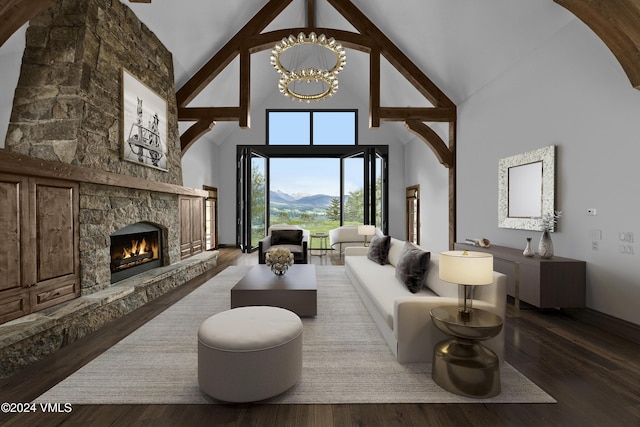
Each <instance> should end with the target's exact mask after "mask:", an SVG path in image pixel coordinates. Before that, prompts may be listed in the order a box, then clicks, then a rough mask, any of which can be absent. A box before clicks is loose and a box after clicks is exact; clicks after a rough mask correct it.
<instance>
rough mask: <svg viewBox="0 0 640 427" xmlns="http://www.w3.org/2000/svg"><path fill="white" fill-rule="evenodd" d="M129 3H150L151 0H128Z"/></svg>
mask: <svg viewBox="0 0 640 427" xmlns="http://www.w3.org/2000/svg"><path fill="white" fill-rule="evenodd" d="M129 3H151V0H129Z"/></svg>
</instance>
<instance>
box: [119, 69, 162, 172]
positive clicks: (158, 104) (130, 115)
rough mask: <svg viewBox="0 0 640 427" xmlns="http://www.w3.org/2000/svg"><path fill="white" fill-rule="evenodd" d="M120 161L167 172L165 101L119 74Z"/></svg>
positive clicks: (130, 78)
mask: <svg viewBox="0 0 640 427" xmlns="http://www.w3.org/2000/svg"><path fill="white" fill-rule="evenodd" d="M121 123H122V132H121V134H122V158H123V159H124V160H126V161H129V162H133V163H137V164H140V165H144V166H148V167H152V168H156V169H160V170H163V171H166V170H167V101H166V100H165V99H163V98H162V97H160V96H159V95H158V94H157V93H155V92H154V91H153V90H151V89H150V88H148V87H147V86H146V85H145V84H144V83H142V82H140V81H139V80H138V79H137V78H135V77H134V76H133V75H132V74H131V73H129V72H128V71H127V70H125V69H123V70H122V121H121Z"/></svg>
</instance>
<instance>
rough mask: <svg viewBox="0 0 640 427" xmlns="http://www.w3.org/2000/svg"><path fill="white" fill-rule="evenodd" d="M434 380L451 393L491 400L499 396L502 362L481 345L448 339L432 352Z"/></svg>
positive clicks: (432, 374) (437, 345)
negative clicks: (489, 398)
mask: <svg viewBox="0 0 640 427" xmlns="http://www.w3.org/2000/svg"><path fill="white" fill-rule="evenodd" d="M431 376H432V378H433V380H434V381H435V382H436V384H438V385H439V386H440V387H442V388H444V389H445V390H447V391H450V392H451V393H455V394H459V395H462V396H467V397H475V398H488V397H493V396H496V395H498V394H499V393H500V390H501V389H500V363H499V361H498V357H497V356H496V354H495V353H494V352H493V351H491V350H489V349H488V348H486V347H485V346H483V345H482V344H480V343H478V342H474V341H469V340H461V339H456V338H453V339H448V340H445V341H441V342H439V343H438V344H436V346H435V348H434V352H433V367H432V370H431Z"/></svg>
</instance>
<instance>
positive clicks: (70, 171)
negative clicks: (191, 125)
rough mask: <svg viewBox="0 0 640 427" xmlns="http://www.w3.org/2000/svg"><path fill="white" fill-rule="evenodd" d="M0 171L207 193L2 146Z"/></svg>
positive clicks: (168, 191) (155, 189)
mask: <svg viewBox="0 0 640 427" xmlns="http://www.w3.org/2000/svg"><path fill="white" fill-rule="evenodd" d="M0 172H5V173H13V174H20V175H29V176H35V177H40V178H54V179H65V180H68V181H76V182H85V183H91V184H100V185H110V186H114V187H124V188H131V189H135V190H147V191H155V192H158V193H169V194H178V195H182V196H197V197H207V196H208V193H207V192H206V191H204V190H198V189H195V188H188V187H183V186H180V185H174V184H167V183H164V182H157V181H150V180H148V179H144V178H137V177H132V176H128V175H120V174H117V173H112V172H104V171H100V170H96V169H90V168H85V167H81V166H74V165H69V164H65V163H60V162H54V161H49V160H42V159H36V158H33V157H29V156H25V155H23V154H18V153H14V152H9V151H6V150H0Z"/></svg>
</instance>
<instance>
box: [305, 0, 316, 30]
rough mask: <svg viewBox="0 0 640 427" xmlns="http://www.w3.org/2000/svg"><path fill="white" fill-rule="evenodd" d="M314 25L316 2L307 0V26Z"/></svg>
mask: <svg viewBox="0 0 640 427" xmlns="http://www.w3.org/2000/svg"><path fill="white" fill-rule="evenodd" d="M315 26H316V2H315V1H314V0H307V27H309V28H311V27H315Z"/></svg>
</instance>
